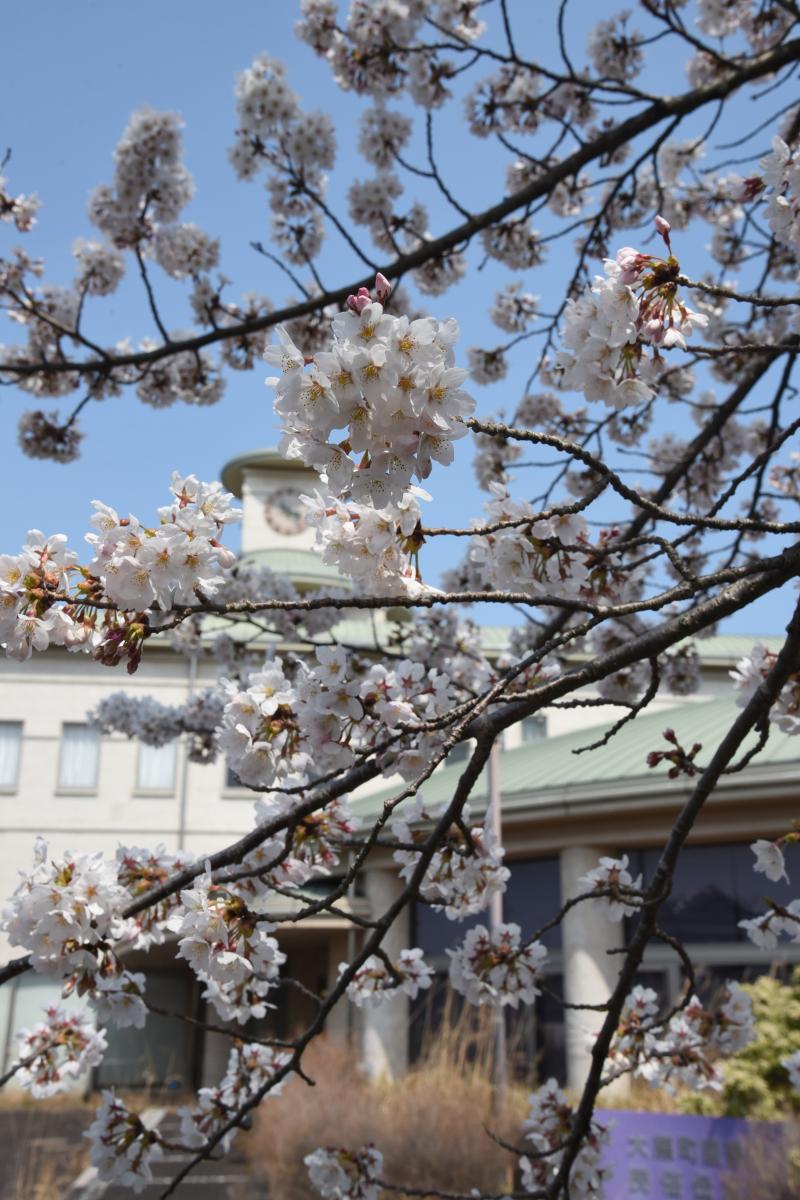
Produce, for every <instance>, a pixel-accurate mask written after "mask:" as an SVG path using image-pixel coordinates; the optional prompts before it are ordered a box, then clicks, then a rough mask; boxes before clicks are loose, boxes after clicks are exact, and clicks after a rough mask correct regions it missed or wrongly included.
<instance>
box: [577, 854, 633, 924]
mask: <svg viewBox="0 0 800 1200" xmlns="http://www.w3.org/2000/svg"><path fill="white" fill-rule="evenodd" d="M576 887H577V894H578V895H579V896H584V895H589V896H591V894H592V893H593V892H598V891H600V892H602V891H607V892H609V893H610V894H609V895H606V896H602V895H601V896H598V897H597V898H596V899H594V900H592V905H593V906H594V907H595V908H596V909H597V910H598V911H599V912H602V913H603V915H604V916H605V917H607V918H608V919H609V921H621V920H622V918H623V917H632V916H633V915H634V914H635V913H636V912H637V910H638V908H639V905H638V904H637V903H636V897H635V896H630V893H631V892H633V893H636V892H641V888H642V876H641V875H639V877H638V878H637V879H634V878H633V876H632V875H631V873H630V871H629V870H628V856H627V854H623V856H622V858H619V859H617V858H601V859H600V862H599V863H598V865H597V866H596V867H594V868H593V869H592V870H591V871H587V872H586V874H585V875H581V877H580V879H579V880H578V882H577V885H576ZM629 896H630V898H629Z"/></svg>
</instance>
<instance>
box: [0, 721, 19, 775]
mask: <svg viewBox="0 0 800 1200" xmlns="http://www.w3.org/2000/svg"><path fill="white" fill-rule="evenodd" d="M21 746H22V722H21V721H0V788H3V789H4V790H12V789H14V788H16V786H17V776H18V775H19V753H20V748H21Z"/></svg>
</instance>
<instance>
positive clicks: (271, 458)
mask: <svg viewBox="0 0 800 1200" xmlns="http://www.w3.org/2000/svg"><path fill="white" fill-rule="evenodd" d="M248 467H252V468H253V469H254V470H258V471H272V472H273V473H275V474H285V473H288V472H300V473H302V474H305V475H309V476H313V475H314V472H313V471H312V470H311V468H310V467H307V466H306V465H305V463H304V462H303V461H302V460H301V459H299V458H284V457H283V455H282V454H280V453H279V452H278V451H277V450H276V449H275V448H274V447H271V446H268V447H265V448H264V449H261V450H249V451H248V452H247V453H246V454H237V456H236V457H235V458H231V459H229V460H228V462H226V463H225V466H224V467H223V468H222V470H221V471H220V479H221V480H222V484H223V487H226V488H227V489H228V491H229V492H233V494H234V496H239V497H241V494H242V483H243V481H244V472H245V470H247V468H248Z"/></svg>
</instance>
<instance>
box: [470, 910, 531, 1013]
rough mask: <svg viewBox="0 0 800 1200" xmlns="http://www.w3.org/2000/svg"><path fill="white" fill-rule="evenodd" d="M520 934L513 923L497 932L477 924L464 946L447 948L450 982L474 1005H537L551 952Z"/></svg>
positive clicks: (514, 1006) (501, 927) (518, 928)
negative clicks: (546, 963)
mask: <svg viewBox="0 0 800 1200" xmlns="http://www.w3.org/2000/svg"><path fill="white" fill-rule="evenodd" d="M520 934H521V930H520V927H519V925H515V924H513V923H510V924H502V925H499V926H498V928H497V931H496V934H495V935H492V934H490V933H489V931H488V930H487V929H486V928H485V927H484V926H483V925H476V926H475V927H474V928H473V929H470V930H469V931H468V933H467V935H466V937H465V938H464V941H463V943H462V945H460V946H458V947H457V948H456V949H455V950H448V951H447V953H448V955H449V956H450V983H451V985H452V986H453V987H454V988H455V990H456V991H457V992H460V994H461V995H462V996H464V997H465V998H466V999H467V1000H468V1001H469V1003H470V1004H476V1005H483V1004H489V1005H492V1006H493V1007H498V1008H499V1007H501V1006H503V1005H506V1004H508V1005H510V1006H511V1007H512V1008H517V1006H518V1005H519V1003H520V1001H521V1002H522V1003H523V1004H533V1002H534V1000H535V999H536V997H537V996H538V995H539V988H538V987H537V986H536V984H537V981H538V979H539V976H540V973H541V969H542V964H543V963H544V960H545V958H546V957H547V951H546V949H545V948H544V946H543V945H542V944H541V942H523V941H522V940H521V937H520Z"/></svg>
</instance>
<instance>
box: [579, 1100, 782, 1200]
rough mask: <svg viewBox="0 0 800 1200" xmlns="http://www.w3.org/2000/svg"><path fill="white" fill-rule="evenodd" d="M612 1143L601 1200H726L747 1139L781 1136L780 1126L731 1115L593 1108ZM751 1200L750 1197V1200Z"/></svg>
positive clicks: (606, 1156)
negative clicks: (728, 1179)
mask: <svg viewBox="0 0 800 1200" xmlns="http://www.w3.org/2000/svg"><path fill="white" fill-rule="evenodd" d="M596 1116H597V1119H598V1121H600V1122H601V1123H602V1124H605V1123H608V1125H609V1133H610V1136H611V1142H610V1144H609V1146H608V1147H607V1148H606V1151H605V1154H604V1155H603V1165H604V1166H605V1167H610V1168H611V1175H610V1177H609V1178H607V1180H606V1181H605V1183H604V1188H603V1196H604V1200H725V1186H724V1184H725V1179H726V1177H730V1176H731V1175H732V1174H733V1173H735V1172H736V1169H737V1167H738V1165H739V1164H740V1163H741V1161H742V1156H743V1154H744V1153H745V1142H746V1141H747V1139H748V1138H749V1137H754V1136H755V1137H759V1138H763V1137H764V1134H765V1133H766V1134H767V1136H768V1137H769V1138H770V1139H772V1138H776V1139H777V1138H779V1137H780V1126H779V1125H772V1124H769V1123H767V1122H764V1121H742V1120H738V1119H735V1118H733V1117H689V1116H677V1115H673V1114H672V1113H639V1112H627V1111H620V1110H611V1109H598V1110H597V1113H596ZM754 1200H755V1198H754Z"/></svg>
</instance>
